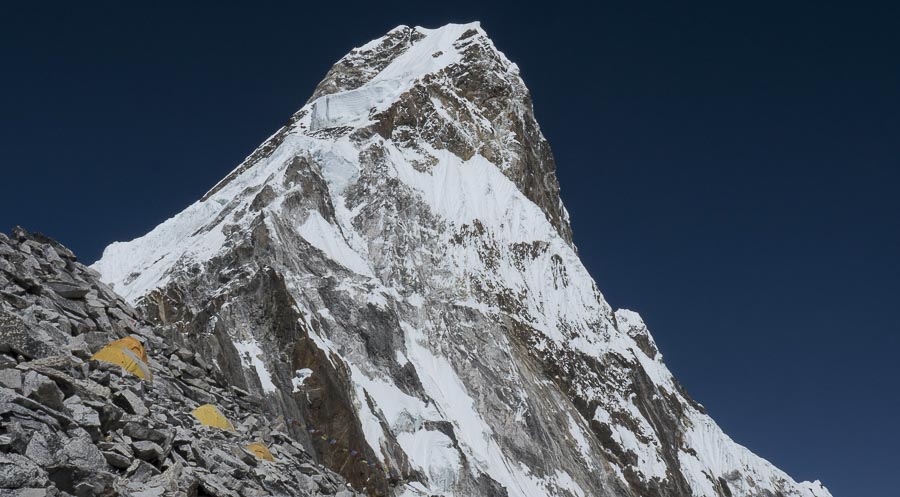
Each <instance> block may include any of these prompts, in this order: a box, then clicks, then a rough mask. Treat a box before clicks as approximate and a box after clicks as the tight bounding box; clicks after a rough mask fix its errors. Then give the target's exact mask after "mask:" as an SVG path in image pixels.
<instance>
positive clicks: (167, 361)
mask: <svg viewBox="0 0 900 497" xmlns="http://www.w3.org/2000/svg"><path fill="white" fill-rule="evenodd" d="M169 333H171V331H167V330H165V329H160V328H152V327H149V326H147V325H146V324H145V323H143V322H142V321H141V319H140V318H139V317H138V315H137V313H136V312H135V311H134V309H132V308H131V307H130V306H129V305H128V304H126V303H125V302H124V301H123V300H122V299H121V298H120V297H118V296H117V295H116V294H115V293H114V292H112V291H111V290H110V289H109V287H107V286H106V285H104V284H103V283H101V282H100V281H99V279H98V275H97V273H96V272H94V271H93V270H91V269H90V268H87V267H85V266H84V265H82V264H80V263H78V262H77V261H76V259H75V256H74V254H73V253H72V252H71V251H69V250H68V249H66V248H65V247H63V246H62V245H60V244H59V243H57V242H55V241H53V240H51V239H48V238H46V237H43V236H41V235H38V234H30V233H28V232H26V231H25V230H22V229H20V228H17V229H15V230H14V231H13V233H12V236H11V237H8V236H6V235H3V234H0V495H3V496H5V495H17V496H23V497H24V496H29V497H32V496H34V497H38V496H43V495H59V496H66V495H75V496H94V495H97V496H107V495H109V496H111V495H125V496H134V497H153V496H160V495H179V496H203V495H213V496H237V495H247V496H264V495H285V496H287V495H292V496H319V495H326V496H331V495H336V496H341V497H350V496H352V495H355V494H354V493H353V492H351V490H350V489H348V488H347V487H346V484H345V482H344V481H343V480H342V479H341V477H340V476H338V475H336V474H335V473H333V472H331V471H329V470H327V469H325V468H323V467H321V466H319V465H317V464H316V463H315V462H314V461H313V460H312V458H311V456H310V455H309V454H308V453H307V452H306V451H305V450H304V448H303V446H302V445H300V444H299V443H298V442H296V441H295V440H292V439H291V438H290V437H289V436H288V435H286V434H285V433H284V432H285V431H286V430H285V427H284V422H283V420H279V419H273V418H272V416H271V415H270V414H267V411H266V408H265V404H264V401H263V399H260V398H259V397H256V396H253V395H252V394H250V393H248V392H246V391H243V390H241V389H238V388H235V387H230V386H227V385H225V384H224V382H223V381H221V379H222V378H223V376H222V373H221V372H220V371H219V370H218V368H217V367H216V366H215V365H212V364H209V363H207V362H206V361H204V360H203V359H202V358H201V357H200V356H195V355H194V354H193V352H192V351H190V350H187V349H185V348H180V347H177V346H175V345H171V344H173V343H175V342H176V341H175V340H173V339H172V337H170V336H168V334H169ZM129 335H130V336H134V337H135V338H138V339H139V340H140V341H141V342H142V343H143V346H144V348H145V349H146V350H147V351H148V353H149V366H150V370H151V372H152V374H153V381H152V382H144V381H141V380H140V379H139V378H137V377H136V376H133V375H131V374H128V373H126V372H125V371H124V370H123V369H122V368H120V367H119V366H115V365H111V364H106V363H101V362H96V361H90V360H89V359H90V357H91V355H92V354H93V353H95V352H96V351H97V350H99V349H100V348H102V347H103V346H105V345H106V344H108V343H109V342H111V341H113V340H116V339H118V338H122V337H126V336H129ZM207 403H209V404H214V405H216V406H217V407H218V408H219V409H220V410H221V412H222V413H223V414H224V415H225V416H226V417H227V418H228V419H229V420H230V421H231V422H232V423H233V424H234V427H235V431H234V432H231V431H226V430H219V429H216V428H211V427H208V426H203V425H201V424H200V422H199V421H198V420H197V419H196V418H195V417H194V416H193V415H192V414H191V411H192V410H193V409H195V408H197V407H198V406H200V405H202V404H207ZM252 442H262V443H264V444H265V445H266V446H267V447H268V448H269V449H270V450H271V452H272V454H273V456H274V459H275V461H274V462H268V461H263V460H261V459H258V458H256V457H255V456H254V455H253V454H252V453H251V452H250V451H248V450H246V449H245V448H244V447H245V446H246V445H247V444H249V443H252Z"/></svg>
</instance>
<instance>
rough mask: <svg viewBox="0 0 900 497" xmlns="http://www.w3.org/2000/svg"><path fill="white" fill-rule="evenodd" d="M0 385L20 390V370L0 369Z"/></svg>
mask: <svg viewBox="0 0 900 497" xmlns="http://www.w3.org/2000/svg"><path fill="white" fill-rule="evenodd" d="M0 385H2V386H4V387H6V388H12V389H13V390H19V391H21V390H22V372H21V371H18V370H15V369H0Z"/></svg>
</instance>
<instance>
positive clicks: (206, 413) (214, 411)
mask: <svg viewBox="0 0 900 497" xmlns="http://www.w3.org/2000/svg"><path fill="white" fill-rule="evenodd" d="M191 414H193V415H194V417H195V418H197V419H199V420H200V422H201V423H203V424H204V425H206V426H212V427H214V428H219V429H222V430H228V431H234V426H232V424H231V422H230V421H228V419H227V418H226V417H225V416H224V415H223V414H222V411H220V410H219V408H218V407H216V406H214V405H212V404H203V405H202V406H200V407H198V408H196V409H194V410H193V411H192V412H191Z"/></svg>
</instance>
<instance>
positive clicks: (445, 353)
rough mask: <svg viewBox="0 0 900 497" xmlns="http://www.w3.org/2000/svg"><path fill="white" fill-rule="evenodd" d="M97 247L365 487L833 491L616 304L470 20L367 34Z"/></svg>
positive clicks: (156, 315)
mask: <svg viewBox="0 0 900 497" xmlns="http://www.w3.org/2000/svg"><path fill="white" fill-rule="evenodd" d="M93 268H94V269H96V270H97V271H99V272H100V273H101V275H102V278H103V280H104V281H106V282H107V283H109V284H110V285H111V286H112V287H113V289H114V290H116V291H117V292H118V293H120V294H122V295H123V296H125V297H126V298H127V299H128V300H129V301H130V302H131V303H132V304H134V305H135V306H136V307H137V308H138V309H140V310H141V311H142V312H143V313H144V314H145V315H146V317H147V318H148V319H151V320H152V321H154V322H155V323H156V324H157V325H159V326H162V327H167V328H171V329H174V330H176V331H177V333H175V334H174V336H176V337H178V340H180V342H181V343H180V345H184V346H188V347H189V348H190V349H192V351H193V352H194V353H195V354H199V355H200V356H201V357H203V358H205V360H206V361H208V362H210V363H212V364H215V365H216V367H218V368H221V370H222V371H223V374H224V375H225V377H226V379H227V381H228V382H229V383H231V384H232V385H235V386H236V387H239V388H241V389H244V390H248V391H251V392H254V393H256V394H258V395H260V396H263V397H265V398H266V399H267V409H268V416H269V417H270V418H271V419H272V420H299V421H298V422H288V423H287V425H288V426H287V428H288V429H289V430H290V431H291V435H292V436H293V437H294V438H295V439H296V440H298V441H300V442H301V443H303V444H304V446H305V447H306V448H307V450H308V451H309V452H311V453H313V454H314V455H315V457H316V458H317V460H318V461H319V462H321V463H322V464H324V465H325V466H327V467H329V468H331V469H332V470H333V471H335V472H337V473H339V474H341V475H342V476H343V477H344V478H346V480H347V481H349V482H350V484H351V485H352V486H353V487H355V488H356V489H357V490H360V491H364V492H367V493H368V494H370V495H404V496H417V495H456V496H485V497H487V496H491V497H494V496H508V497H518V496H528V497H537V496H567V497H586V496H610V497H612V496H616V497H618V496H623V497H624V496H635V497H637V496H644V497H676V496H678V497H681V496H691V495H692V496H706V497H744V496H746V497H750V496H754V497H755V496H766V497H776V496H781V497H787V496H796V497H830V493H829V492H828V490H826V489H825V488H824V487H823V486H822V485H821V484H820V483H818V482H814V483H808V482H802V483H797V482H795V481H794V480H792V479H791V478H790V477H789V476H788V475H787V474H785V473H784V472H782V471H780V470H778V469H777V468H775V467H774V466H772V465H771V464H769V463H768V462H767V461H765V460H763V459H761V458H759V457H757V456H756V455H754V454H752V453H751V452H750V451H749V450H747V449H746V448H744V447H742V446H740V445H738V444H737V443H735V442H733V441H732V440H731V439H730V438H729V437H728V436H727V435H725V434H724V433H723V432H722V430H721V429H720V428H719V427H718V426H717V425H716V423H715V422H714V421H713V420H712V419H711V418H710V417H709V416H708V415H707V414H706V412H705V411H704V409H703V407H702V406H701V405H700V404H698V403H697V402H695V401H694V400H692V399H691V398H690V397H689V396H688V394H687V393H686V392H685V391H684V389H683V388H682V387H681V386H680V385H679V384H678V382H677V381H676V380H675V379H674V378H673V377H672V375H671V373H670V372H669V370H668V369H667V368H666V366H665V364H664V363H663V361H662V356H661V354H660V352H659V350H658V349H657V347H656V345H655V343H654V341H653V338H652V337H651V335H650V333H649V332H648V330H647V328H646V326H645V325H644V323H643V321H642V320H641V318H640V316H639V315H638V314H636V313H634V312H631V311H627V310H618V311H614V310H613V309H612V308H611V307H610V306H609V304H607V302H606V301H605V299H604V298H603V295H602V294H601V293H600V291H599V290H598V289H597V286H596V285H595V283H594V281H593V279H592V278H591V277H590V275H589V274H588V272H587V270H586V269H585V267H584V266H583V264H582V263H581V261H580V260H579V257H578V254H577V252H576V249H575V247H574V245H573V242H572V231H571V227H570V225H569V219H568V214H567V212H566V210H565V208H564V207H563V204H562V202H561V200H560V197H559V185H558V182H557V179H556V175H555V164H554V160H553V156H552V153H551V151H550V147H549V145H548V144H547V141H546V140H545V139H544V137H543V135H542V134H541V131H540V127H539V126H538V124H537V121H536V120H535V118H534V113H533V110H532V105H531V96H530V94H529V92H528V89H527V88H526V87H525V84H524V82H523V81H522V79H521V77H520V76H519V71H518V68H517V66H516V65H515V64H514V63H512V62H510V61H509V60H508V59H507V58H506V57H505V56H504V55H503V54H502V53H501V52H500V51H498V50H497V49H496V47H495V46H494V44H493V42H492V41H491V40H490V39H489V38H488V36H487V35H486V34H485V32H484V31H483V30H482V29H481V27H480V26H479V25H478V24H477V23H472V24H463V25H458V24H450V25H447V26H444V27H442V28H439V29H424V28H420V27H415V28H411V27H406V26H400V27H398V28H396V29H393V30H391V31H390V32H389V33H387V34H386V35H385V36H383V37H381V38H379V39H377V40H374V41H372V42H369V43H367V44H365V45H363V46H362V47H359V48H356V49H354V50H352V51H351V52H350V53H349V54H347V55H346V56H345V57H344V58H342V59H341V60H340V61H338V62H337V64H335V66H334V67H333V68H332V69H331V70H330V71H329V72H328V74H327V75H326V77H325V79H324V80H323V81H322V82H321V83H320V84H319V85H318V87H317V88H316V90H315V92H314V93H313V95H312V97H311V98H310V100H309V101H308V102H307V103H306V105H304V106H303V108H302V109H300V110H299V111H298V112H296V113H295V114H294V115H293V116H292V117H291V119H290V120H289V122H288V123H287V124H286V125H285V126H284V127H282V128H281V129H279V130H278V131H277V132H276V133H275V134H274V135H272V136H271V137H270V138H269V139H268V140H266V141H265V142H264V143H263V144H262V145H261V146H260V147H259V148H257V149H256V150H255V151H254V152H253V153H252V154H251V155H250V156H249V157H248V158H247V159H246V160H245V161H244V162H243V163H241V164H240V165H239V166H238V167H237V168H236V169H235V170H234V171H233V172H232V173H230V174H229V175H228V176H227V177H226V178H224V179H223V180H222V181H220V182H219V183H218V184H217V185H215V186H214V187H213V188H212V189H211V190H210V191H209V192H208V193H207V194H206V195H205V196H204V197H203V198H202V199H201V200H199V201H198V202H196V203H194V204H192V205H191V206H189V207H188V208H187V209H185V210H184V211H183V212H181V213H180V214H178V215H176V216H174V217H173V218H171V219H169V220H167V221H165V222H164V223H162V224H161V225H159V226H158V227H157V228H155V229H154V230H153V231H151V232H150V233H148V234H147V235H145V236H143V237H140V238H138V239H135V240H132V241H130V242H124V243H114V244H112V245H110V246H109V247H107V249H106V250H105V252H104V254H103V257H102V258H101V259H100V260H99V261H98V262H97V263H95V264H94V265H93ZM273 422H274V421H273Z"/></svg>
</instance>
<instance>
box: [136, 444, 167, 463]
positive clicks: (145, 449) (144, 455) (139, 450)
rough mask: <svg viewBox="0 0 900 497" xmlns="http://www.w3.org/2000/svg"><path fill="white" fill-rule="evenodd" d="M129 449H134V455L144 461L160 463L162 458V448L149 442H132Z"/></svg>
mask: <svg viewBox="0 0 900 497" xmlns="http://www.w3.org/2000/svg"><path fill="white" fill-rule="evenodd" d="M131 448H132V449H134V455H135V456H137V457H138V458H140V459H142V460H144V461H148V462H160V461H162V459H163V457H164V456H163V449H162V447H160V446H159V445H157V444H156V443H155V442H151V441H149V440H139V441H137V442H132V444H131Z"/></svg>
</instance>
